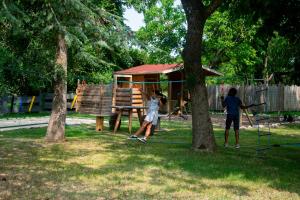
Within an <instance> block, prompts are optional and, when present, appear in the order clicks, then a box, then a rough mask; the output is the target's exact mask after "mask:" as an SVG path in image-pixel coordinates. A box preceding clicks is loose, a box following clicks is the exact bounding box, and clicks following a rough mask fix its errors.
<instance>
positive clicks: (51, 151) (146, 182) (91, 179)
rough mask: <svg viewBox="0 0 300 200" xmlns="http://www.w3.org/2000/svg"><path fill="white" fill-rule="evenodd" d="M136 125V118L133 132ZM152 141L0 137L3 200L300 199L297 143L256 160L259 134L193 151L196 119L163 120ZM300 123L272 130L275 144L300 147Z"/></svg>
mask: <svg viewBox="0 0 300 200" xmlns="http://www.w3.org/2000/svg"><path fill="white" fill-rule="evenodd" d="M137 127H138V123H137V122H136V121H135V122H134V124H133V130H136V129H137ZM162 128H163V129H164V131H161V132H157V133H156V134H155V135H154V136H153V137H152V138H151V139H150V140H149V141H148V142H147V144H142V143H140V142H138V141H130V140H127V137H128V135H129V134H128V132H127V128H126V123H124V125H122V127H121V130H120V131H118V132H117V134H112V132H111V131H109V130H105V131H103V132H96V131H95V130H94V129H95V125H94V124H90V125H77V126H67V127H66V138H67V141H66V142H63V143H56V144H51V143H45V141H44V137H45V133H46V128H34V129H19V130H13V131H5V132H0V178H1V180H0V199H99V200H100V199H300V168H299V164H300V156H299V155H300V148H299V146H298V147H297V146H281V147H273V148H272V149H271V150H268V151H267V152H266V153H265V154H263V155H259V156H257V155H256V150H255V148H256V143H257V130H256V129H255V128H251V129H246V130H241V135H240V143H241V148H240V149H235V148H233V147H234V145H233V144H234V137H233V133H232V132H231V133H230V144H231V147H230V148H224V147H223V142H224V141H223V128H222V127H218V126H214V133H215V137H216V140H217V144H218V149H217V151H216V152H215V153H213V154H210V153H201V152H195V151H192V150H191V138H192V136H191V122H189V121H170V122H168V121H163V122H162ZM299 129H300V125H299V124H286V125H281V126H280V127H278V128H272V129H271V132H272V136H271V142H272V144H287V143H299V141H300V132H299Z"/></svg>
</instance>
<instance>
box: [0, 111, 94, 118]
mask: <svg viewBox="0 0 300 200" xmlns="http://www.w3.org/2000/svg"><path fill="white" fill-rule="evenodd" d="M50 115H51V112H32V113H5V114H1V115H0V119H20V118H21V119H22V118H23V119H24V118H30V117H49V116H50ZM67 117H68V118H72V117H73V118H75V117H80V118H92V119H94V118H95V115H90V114H80V113H77V112H75V111H68V114H67Z"/></svg>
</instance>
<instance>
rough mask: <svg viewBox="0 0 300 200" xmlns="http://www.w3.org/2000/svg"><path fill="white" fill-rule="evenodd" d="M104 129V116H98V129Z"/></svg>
mask: <svg viewBox="0 0 300 200" xmlns="http://www.w3.org/2000/svg"><path fill="white" fill-rule="evenodd" d="M103 129H104V117H102V116H97V117H96V131H103Z"/></svg>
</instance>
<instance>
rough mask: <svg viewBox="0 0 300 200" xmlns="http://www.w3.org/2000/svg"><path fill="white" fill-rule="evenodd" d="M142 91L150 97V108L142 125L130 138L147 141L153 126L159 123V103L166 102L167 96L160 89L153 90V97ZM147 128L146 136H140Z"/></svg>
mask: <svg viewBox="0 0 300 200" xmlns="http://www.w3.org/2000/svg"><path fill="white" fill-rule="evenodd" d="M140 91H141V93H142V94H143V95H145V96H146V98H147V99H148V107H149V108H148V111H147V115H146V117H145V119H144V122H143V124H142V126H141V127H140V128H139V129H138V130H137V131H136V133H135V134H134V135H132V136H130V137H129V138H128V139H138V140H139V141H141V142H143V143H146V142H147V139H148V138H149V137H150V134H151V128H152V126H156V124H157V120H158V110H159V105H160V103H162V104H165V103H166V98H165V97H164V95H163V94H162V93H161V92H160V91H159V90H155V91H153V94H152V96H151V97H150V96H149V95H148V94H146V93H144V92H143V91H142V89H140ZM145 129H146V133H145V136H144V137H138V136H139V135H140V134H141V133H142V132H143V131H144V130H145Z"/></svg>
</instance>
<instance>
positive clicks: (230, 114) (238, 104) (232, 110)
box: [221, 88, 253, 149]
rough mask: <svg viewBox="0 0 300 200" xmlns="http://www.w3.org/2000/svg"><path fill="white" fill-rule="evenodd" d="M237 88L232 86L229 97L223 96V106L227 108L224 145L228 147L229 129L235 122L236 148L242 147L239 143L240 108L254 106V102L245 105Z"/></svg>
mask: <svg viewBox="0 0 300 200" xmlns="http://www.w3.org/2000/svg"><path fill="white" fill-rule="evenodd" d="M236 94H237V89H236V88H230V89H229V92H228V95H227V97H226V98H225V99H224V96H221V101H222V106H223V107H224V108H226V109H227V115H226V127H225V143H224V146H225V147H228V136H229V129H230V126H231V124H232V122H233V129H234V132H235V148H237V149H238V148H240V144H239V128H240V108H241V109H247V108H249V107H252V106H253V104H251V105H249V106H244V105H243V104H242V101H241V99H240V98H239V97H236Z"/></svg>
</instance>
